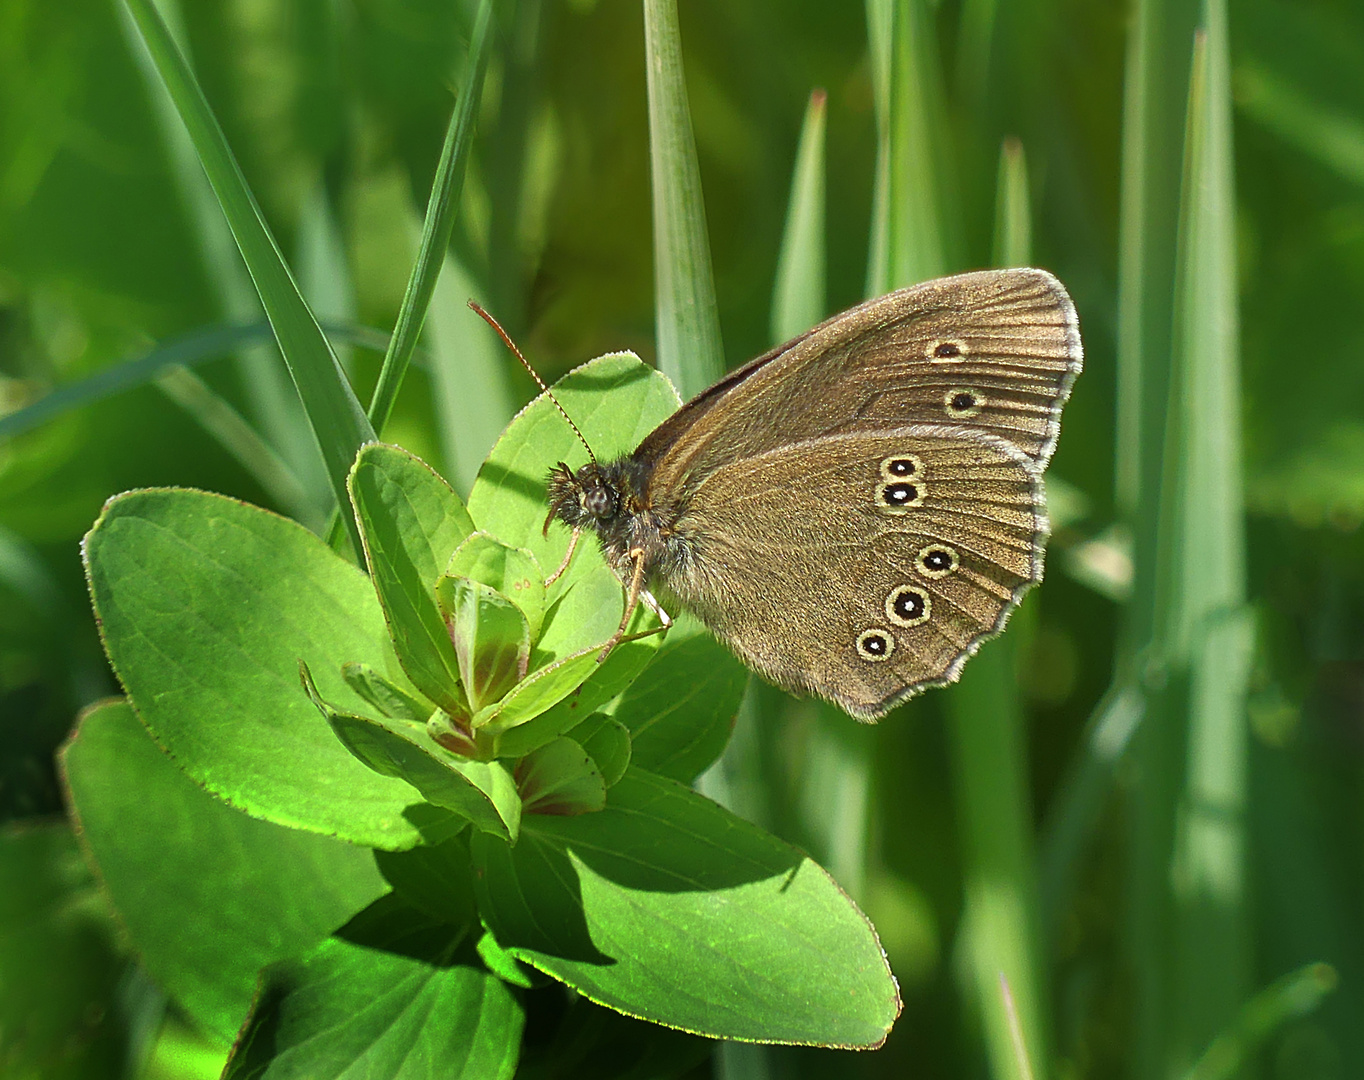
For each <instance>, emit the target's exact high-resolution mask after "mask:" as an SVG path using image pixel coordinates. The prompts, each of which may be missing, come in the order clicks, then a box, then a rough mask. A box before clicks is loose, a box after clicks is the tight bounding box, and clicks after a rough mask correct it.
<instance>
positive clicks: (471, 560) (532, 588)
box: [445, 532, 545, 641]
mask: <svg viewBox="0 0 1364 1080" xmlns="http://www.w3.org/2000/svg"><path fill="white" fill-rule="evenodd" d="M445 573H446V575H447V576H449V577H465V578H469V579H471V580H473V581H478V582H482V583H483V584H484V585H487V586H488V587H489V588H490V589H495V590H497V592H499V593H501V594H502V595H503V596H505V597H506V598H507V599H508V600H510V601H511V602H512V603H513V604H515V605H516V606H517V607H518V608H520V609H521V614H523V615H524V616H525V617H526V622H527V623H528V624H529V626H530V639H531V641H535V640H536V639H537V638H538V637H539V636H540V625H541V623H543V622H544V620H545V575H544V571H543V570H542V569H541V567H540V564H539V563H538V562H537V561H536V559H535V556H534V555H533V554H531V552H530V550H529V549H528V548H516V547H511V546H509V545H507V544H504V543H502V541H501V540H498V539H497V538H496V537H494V536H490V535H489V534H488V533H485V532H476V533H473V534H472V535H470V536H468V537H466V538H465V540H464V542H463V543H462V544H460V545H459V547H457V548H456V549H455V553H454V554H453V555H452V556H450V565H449V566H447V567H446V568H445Z"/></svg>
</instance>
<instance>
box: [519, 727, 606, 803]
mask: <svg viewBox="0 0 1364 1080" xmlns="http://www.w3.org/2000/svg"><path fill="white" fill-rule="evenodd" d="M516 786H517V789H518V790H519V791H520V792H521V802H522V805H523V806H524V808H525V812H526V813H527V814H563V815H569V814H587V813H591V812H593V811H595V810H600V809H601V808H602V807H603V806H605V805H606V781H605V780H603V779H602V774H601V772H600V770H598V768H597V763H596V762H595V761H593V760H592V757H591V755H589V754H588V753H587V751H586V750H584V749H583V748H582V747H581V746H580V745H578V743H576V742H574V741H573V740H572V739H568V738H558V739H555V740H554V741H553V742H548V743H546V744H545V745H544V746H542V747H540V748H539V749H538V750H536V751H535V752H534V753H531V754H527V755H526V756H525V757H523V758H522V759H521V760H520V761H519V762H517V764H516Z"/></svg>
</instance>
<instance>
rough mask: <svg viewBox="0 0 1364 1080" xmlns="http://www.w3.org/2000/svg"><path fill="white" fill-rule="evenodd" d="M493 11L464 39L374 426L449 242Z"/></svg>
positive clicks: (378, 389)
mask: <svg viewBox="0 0 1364 1080" xmlns="http://www.w3.org/2000/svg"><path fill="white" fill-rule="evenodd" d="M492 13H493V4H492V0H480V3H479V5H478V13H477V14H476V15H475V16H474V29H473V34H472V35H471V36H470V40H469V57H468V60H467V61H466V64H465V69H464V70H465V81H464V85H463V86H462V87H461V88H460V94H459V100H458V101H457V102H456V104H455V111H454V113H452V114H451V116H450V124H449V126H448V127H447V128H446V130H445V142H444V144H443V145H442V147H441V153H440V161H439V162H438V163H437V165H436V178H435V182H434V183H433V184H432V185H431V198H430V200H429V201H428V202H427V204H426V220H425V221H424V222H423V223H422V236H421V244H420V250H419V251H418V253H417V261H416V263H414V264H413V267H412V274H411V276H410V277H409V278H408V280H407V291H406V292H405V293H404V294H403V302H402V304H401V306H400V307H399V308H398V322H397V325H396V326H394V328H393V338H392V340H391V341H390V342H389V347H388V352H387V353H386V354H385V355H384V364H383V367H382V368H381V369H380V371H379V381H378V383H377V384H376V386H375V387H374V398H373V399H372V400H371V402H370V406H369V417H370V420H371V421H372V422H373V424H374V427H375V429H376V430H378V431H382V430H383V429H384V425H385V424H387V423H388V418H389V414H390V413H392V411H393V403H394V402H395V401H396V400H397V398H398V388H399V387H401V386H402V382H403V376H404V375H405V374H406V373H407V366H408V364H409V363H410V362H411V360H412V353H413V350H415V349H416V347H417V339H418V338H419V337H420V336H421V329H422V323H423V322H424V321H425V320H426V309H427V306H428V305H429V304H430V303H431V294H432V293H433V292H434V291H435V288H436V280H437V279H438V278H439V277H440V271H441V266H442V265H443V262H444V259H445V253H446V251H447V250H448V249H449V247H450V232H451V229H452V228H453V227H454V224H455V215H456V211H457V210H458V209H459V202H460V198H459V197H460V191H461V190H462V189H463V187H464V173H465V170H466V167H467V165H468V161H469V147H470V146H471V145H472V144H473V138H474V123H475V119H476V118H477V116H478V103H479V101H480V100H481V98H482V95H483V78H484V75H485V73H486V72H487V70H488V57H489V55H490V54H491V52H492V50H491V49H490V48H489V47H488V46H489V38H490V36H491V29H492Z"/></svg>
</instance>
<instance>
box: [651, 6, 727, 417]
mask: <svg viewBox="0 0 1364 1080" xmlns="http://www.w3.org/2000/svg"><path fill="white" fill-rule="evenodd" d="M644 51H645V71H646V73H647V80H648V97H649V178H650V181H651V187H652V189H653V204H654V310H655V325H654V333H655V336H656V337H657V340H658V367H659V370H660V371H662V372H664V373H665V374H666V375H667V376H668V377H669V378H670V379H672V381H673V382H674V383H676V384H677V386H678V387H679V388H680V389H681V390H682V393H683V395H684V396H686V397H688V398H690V397H693V396H695V395H696V394H699V393H700V392H701V391H702V390H704V389H705V388H706V387H708V386H710V385H711V383H713V382H716V381H717V380H718V379H719V378H720V376H721V375H723V374H724V373H725V350H724V345H723V344H721V341H720V314H719V308H718V307H717V306H716V302H715V279H714V276H713V275H712V273H711V267H710V240H709V239H708V238H707V236H706V209H705V205H704V203H703V201H702V198H701V170H700V166H699V165H698V163H697V160H696V140H695V138H694V137H693V135H692V129H691V111H690V110H689V109H688V107H687V86H686V78H685V74H684V72H683V70H682V34H681V31H680V30H679V29H678V25H677V0H644Z"/></svg>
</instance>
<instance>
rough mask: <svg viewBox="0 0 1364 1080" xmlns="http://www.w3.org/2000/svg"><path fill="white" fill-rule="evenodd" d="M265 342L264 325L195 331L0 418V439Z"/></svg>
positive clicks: (367, 332)
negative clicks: (172, 371) (173, 371)
mask: <svg viewBox="0 0 1364 1080" xmlns="http://www.w3.org/2000/svg"><path fill="white" fill-rule="evenodd" d="M323 329H324V330H325V331H326V333H327V336H328V337H331V338H334V339H336V340H338V341H344V342H346V343H348V344H350V345H353V346H355V347H357V348H361V349H371V350H373V351H375V352H383V350H384V349H385V348H386V347H387V346H388V335H387V334H384V333H381V332H380V331H378V330H371V329H369V328H368V327H363V326H349V327H348V326H326V327H323ZM270 339H271V331H270V324H269V323H263V322H261V323H253V324H252V325H250V326H212V327H209V328H208V329H206V330H195V331H193V332H192V333H189V334H185V335H184V336H183V337H178V338H176V339H174V340H173V341H171V342H169V343H168V344H165V345H159V346H157V347H156V348H155V349H153V350H152V351H151V352H149V353H146V354H145V355H143V356H139V357H136V358H134V359H132V360H125V361H123V362H121V363H118V364H115V365H114V366H113V367H107V368H103V369H102V370H100V371H97V372H95V373H94V374H93V375H89V376H86V377H85V378H84V379H78V380H77V381H76V382H72V383H67V384H66V385H64V386H60V387H58V388H57V389H56V390H53V391H52V392H51V393H50V394H47V395H46V396H45V397H41V398H39V399H38V400H37V401H35V402H34V403H33V404H32V405H26V406H25V407H24V408H22V409H19V410H18V411H17V412H12V413H10V414H9V415H8V416H4V417H0V439H4V438H12V437H14V436H17V435H22V434H23V433H24V432H26V431H31V430H33V429H34V428H36V427H39V426H40V425H42V424H45V423H47V421H49V420H52V419H55V418H56V417H58V416H60V415H62V414H63V413H66V412H69V411H71V410H72V409H78V408H80V407H81V406H83V405H92V404H94V403H95V402H97V401H103V400H104V399H105V398H107V397H112V396H113V395H114V394H119V393H122V392H123V391H125V390H132V389H135V388H136V387H139V386H144V385H146V384H147V383H149V382H154V381H155V380H156V379H157V378H159V377H160V376H161V375H163V374H165V372H167V371H169V370H170V369H172V368H175V367H192V366H194V365H197V364H202V363H205V362H207V361H209V360H216V359H218V358H219V357H221V356H224V355H226V354H229V353H235V352H238V350H240V349H242V348H244V347H246V346H250V345H252V344H255V343H258V342H264V341H269V340H270Z"/></svg>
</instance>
